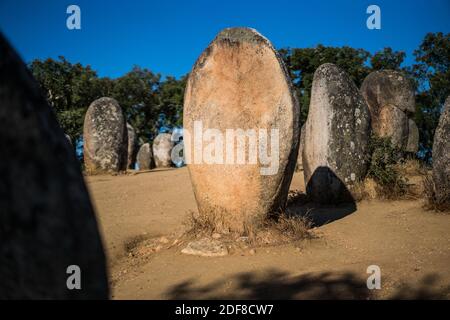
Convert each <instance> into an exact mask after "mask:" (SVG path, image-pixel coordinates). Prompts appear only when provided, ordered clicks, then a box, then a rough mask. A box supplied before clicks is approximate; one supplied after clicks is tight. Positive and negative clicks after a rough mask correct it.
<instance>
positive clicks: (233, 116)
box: [183, 28, 300, 232]
mask: <svg viewBox="0 0 450 320" xmlns="http://www.w3.org/2000/svg"><path fill="white" fill-rule="evenodd" d="M183 124H184V138H183V139H184V144H185V157H186V162H187V165H188V168H189V172H190V176H191V181H192V185H193V189H194V192H195V196H196V200H197V204H198V209H199V213H200V214H201V215H203V216H206V217H209V219H210V221H211V222H212V223H213V224H214V225H215V226H216V228H217V229H224V230H227V231H228V230H230V231H236V232H244V230H246V227H248V226H251V225H252V224H253V223H254V222H255V220H258V219H259V218H261V217H265V216H267V215H268V214H271V213H274V212H275V211H278V210H279V209H283V208H284V207H285V204H286V199H287V192H288V190H289V185H290V182H291V179H292V175H293V172H294V169H295V163H296V160H297V152H298V143H299V130H300V128H299V107H298V103H297V101H296V99H295V94H294V93H293V89H292V85H291V81H290V79H289V77H288V74H287V71H286V68H285V66H284V64H283V61H282V59H281V58H280V56H279V55H278V53H277V51H276V50H275V49H274V48H273V47H272V45H271V43H270V42H269V41H268V40H267V39H266V38H264V37H263V36H262V35H260V34H259V33H258V32H257V31H255V30H253V29H248V28H230V29H225V30H223V31H221V32H220V33H219V34H218V35H217V37H216V38H215V39H214V41H213V42H212V43H211V44H210V45H209V46H208V48H207V49H206V50H205V51H204V52H203V53H202V55H201V56H200V57H199V59H198V60H197V62H196V63H195V65H194V67H193V69H192V72H191V73H190V76H189V80H188V83H187V88H186V93H185V101H184V122H183ZM199 124H200V126H201V129H200V130H194V127H196V128H197V129H198V128H199ZM227 129H228V131H229V132H232V133H229V134H228V137H229V141H231V143H230V144H228V143H226V141H225V140H226V139H227V138H226V136H225V135H226V134H227ZM195 131H200V134H201V133H203V134H204V135H205V136H206V137H205V136H204V138H205V139H204V140H205V141H204V143H203V145H201V144H200V148H198V146H197V147H196V144H197V142H199V140H200V141H201V138H199V137H198V135H196V133H198V132H195ZM273 132H276V133H277V134H278V136H275V134H274V136H272V138H270V139H269V138H268V137H269V136H271V135H272V133H273ZM211 134H212V135H213V136H215V138H212V139H209V138H207V136H208V135H211ZM265 134H266V135H267V139H268V140H270V141H272V142H273V143H274V144H275V145H276V147H277V148H272V146H271V144H270V143H269V144H268V143H266V142H265V141H264V138H265ZM236 136H237V138H236ZM221 138H223V140H222V139H221ZM211 141H214V144H213V145H214V146H215V147H216V148H214V149H215V150H214V152H212V151H211V149H210V146H211V144H212V142H211ZM220 141H222V142H223V143H221V142H220ZM239 141H241V143H239ZM252 141H253V142H252ZM239 145H241V146H243V148H239V149H238V146H239ZM228 146H230V148H228ZM257 147H259V148H257ZM227 149H231V150H228V152H227ZM238 150H242V151H243V152H242V154H243V155H244V156H245V159H242V158H240V159H238V157H237V152H235V151H238ZM250 150H252V151H254V152H252V154H253V155H254V156H255V157H250V152H249V151H250ZM255 150H257V151H255ZM276 151H278V154H276ZM270 152H272V154H273V155H274V156H273V158H272V159H271V161H264V159H263V156H264V155H266V154H270ZM205 154H206V155H207V156H208V155H209V156H208V157H207V158H205V159H203V158H202V157H203V156H204V155H205ZM211 160H212V161H211Z"/></svg>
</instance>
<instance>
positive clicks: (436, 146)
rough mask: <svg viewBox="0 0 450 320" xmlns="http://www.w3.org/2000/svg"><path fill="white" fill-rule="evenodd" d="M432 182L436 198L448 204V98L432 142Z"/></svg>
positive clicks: (449, 149)
mask: <svg viewBox="0 0 450 320" xmlns="http://www.w3.org/2000/svg"><path fill="white" fill-rule="evenodd" d="M433 180H434V184H435V186H436V198H437V199H438V201H440V202H442V203H444V202H447V203H449V202H450V96H449V97H447V100H446V101H445V104H444V110H443V112H442V114H441V117H440V118H439V124H438V126H437V128H436V131H435V134H434V140H433Z"/></svg>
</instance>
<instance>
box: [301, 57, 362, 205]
mask: <svg viewBox="0 0 450 320" xmlns="http://www.w3.org/2000/svg"><path fill="white" fill-rule="evenodd" d="M369 137H370V112H369V109H368V107H367V104H366V102H365V101H364V99H363V97H362V96H361V94H360V93H359V90H358V88H357V87H356V85H355V84H354V83H353V81H352V80H351V79H350V77H349V76H348V75H347V73H345V72H344V71H343V70H341V69H340V68H338V67H337V66H335V65H334V64H331V63H326V64H323V65H321V66H320V67H319V68H317V70H316V71H315V73H314V78H313V83H312V89H311V102H310V106H309V113H308V119H307V121H306V124H305V142H304V143H305V145H304V148H303V170H304V177H305V186H306V192H307V194H308V196H309V197H310V198H311V199H312V200H313V201H315V202H318V203H323V204H332V203H339V202H346V201H352V200H353V199H352V197H351V193H350V191H349V190H350V187H351V185H352V184H354V183H355V182H357V181H361V180H363V179H364V178H365V175H366V172H367V166H368V159H367V153H368V150H369V149H368V144H369Z"/></svg>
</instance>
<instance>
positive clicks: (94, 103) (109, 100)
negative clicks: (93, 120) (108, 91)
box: [89, 97, 120, 107]
mask: <svg viewBox="0 0 450 320" xmlns="http://www.w3.org/2000/svg"><path fill="white" fill-rule="evenodd" d="M98 105H101V106H107V105H113V106H117V107H120V105H119V102H117V100H116V99H114V98H110V97H102V98H98V99H97V100H94V101H92V103H91V104H90V106H89V107H91V106H98Z"/></svg>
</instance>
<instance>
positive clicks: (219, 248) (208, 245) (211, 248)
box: [181, 238, 228, 257]
mask: <svg viewBox="0 0 450 320" xmlns="http://www.w3.org/2000/svg"><path fill="white" fill-rule="evenodd" d="M181 253H184V254H191V255H196V256H202V257H223V256H226V255H227V254H228V249H227V247H226V246H225V245H224V244H222V243H221V242H220V241H218V240H215V239H212V240H211V239H208V238H203V239H200V240H196V241H192V242H189V243H188V245H187V246H186V248H184V249H183V250H181Z"/></svg>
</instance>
